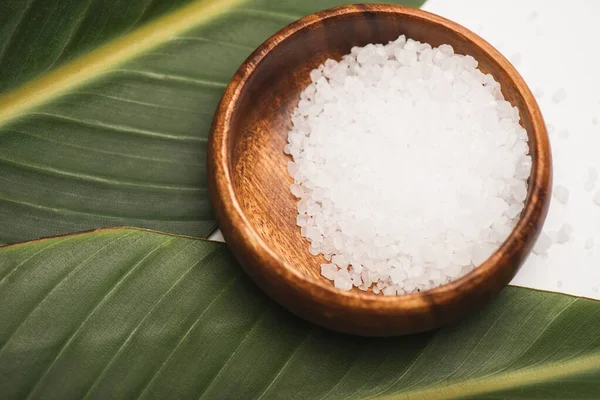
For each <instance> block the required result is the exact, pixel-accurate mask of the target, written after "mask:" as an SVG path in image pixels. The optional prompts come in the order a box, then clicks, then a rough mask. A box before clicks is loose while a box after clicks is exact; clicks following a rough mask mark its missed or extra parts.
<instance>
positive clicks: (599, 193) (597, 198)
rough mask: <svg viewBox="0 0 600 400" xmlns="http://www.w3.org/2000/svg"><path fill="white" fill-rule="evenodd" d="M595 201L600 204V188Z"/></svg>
mask: <svg viewBox="0 0 600 400" xmlns="http://www.w3.org/2000/svg"><path fill="white" fill-rule="evenodd" d="M594 203H596V204H597V205H599V206H600V190H598V191H597V192H596V194H595V195H594Z"/></svg>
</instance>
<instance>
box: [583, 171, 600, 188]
mask: <svg viewBox="0 0 600 400" xmlns="http://www.w3.org/2000/svg"><path fill="white" fill-rule="evenodd" d="M597 181H598V171H597V170H596V168H595V167H589V168H588V176H587V179H586V181H585V184H584V185H583V188H584V190H585V191H586V192H591V191H592V190H594V188H595V187H596V182H597Z"/></svg>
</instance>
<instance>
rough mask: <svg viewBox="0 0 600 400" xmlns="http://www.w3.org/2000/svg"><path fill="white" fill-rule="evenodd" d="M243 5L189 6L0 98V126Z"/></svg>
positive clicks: (229, 0)
mask: <svg viewBox="0 0 600 400" xmlns="http://www.w3.org/2000/svg"><path fill="white" fill-rule="evenodd" d="M245 1H246V0H201V1H196V2H193V3H191V4H189V5H186V6H184V7H182V8H180V9H179V10H176V11H174V12H172V13H170V14H168V15H166V16H164V17H161V18H159V19H157V20H156V21H153V22H151V23H149V24H146V25H144V26H142V27H140V28H138V29H136V30H134V31H132V32H131V33H128V34H126V35H123V36H121V37H118V38H116V39H113V40H112V41H109V42H108V43H106V44H104V45H102V46H100V47H99V48H97V49H95V50H92V51H91V52H89V53H87V54H84V55H82V56H80V57H78V58H76V59H74V60H73V61H71V62H69V63H67V64H65V65H63V66H60V67H58V68H56V69H54V70H52V71H50V72H49V73H47V74H45V75H42V76H40V77H38V78H36V79H34V80H33V81H31V82H29V83H26V84H25V85H23V86H21V87H19V88H17V89H14V90H12V91H11V92H9V93H7V94H5V95H3V96H0V126H2V125H5V124H6V123H7V122H9V121H11V120H13V119H16V118H18V117H19V116H21V115H23V114H24V113H26V112H27V111H29V110H31V109H33V108H35V107H37V106H39V105H41V104H44V103H47V102H49V101H50V100H52V99H54V98H56V97H58V96H61V95H62V94H64V93H65V92H67V91H68V90H70V89H73V88H75V87H78V86H80V85H82V84H84V83H86V82H88V81H90V80H92V79H94V78H97V77H98V76H100V75H103V74H105V73H106V72H108V71H110V70H111V69H112V68H114V67H116V66H117V65H120V64H123V63H124V62H126V61H128V60H131V59H132V58H135V57H137V56H139V55H141V54H142V53H143V52H145V51H147V50H150V49H152V48H154V47H157V46H159V45H161V44H163V43H166V42H168V41H170V40H172V39H173V38H174V37H175V36H177V35H179V34H181V33H183V32H186V31H189V30H191V29H193V28H195V27H198V26H201V25H203V24H206V23H207V22H209V21H211V20H212V19H214V18H216V17H217V16H219V15H221V14H223V13H225V12H227V11H228V10H230V9H232V8H233V7H234V6H236V5H239V4H241V3H244V2H245Z"/></svg>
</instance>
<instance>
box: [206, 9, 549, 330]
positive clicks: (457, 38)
mask: <svg viewBox="0 0 600 400" xmlns="http://www.w3.org/2000/svg"><path fill="white" fill-rule="evenodd" d="M401 34H405V35H406V36H407V37H410V38H413V39H416V40H419V41H423V42H427V43H430V44H431V45H432V46H439V45H441V44H444V43H447V44H450V45H452V46H454V49H455V51H456V53H460V54H470V55H472V56H473V57H475V58H476V59H477V60H478V61H479V65H480V68H481V70H483V71H484V72H489V73H491V74H492V75H493V76H494V77H495V78H496V80H497V81H499V82H500V83H501V85H502V91H503V93H504V95H505V97H506V98H507V100H509V101H510V102H511V103H512V104H513V105H515V106H517V107H518V108H519V111H520V115H521V124H522V125H523V127H524V128H525V129H526V130H527V132H528V134H529V145H530V152H531V155H532V158H533V169H532V176H531V178H530V180H529V194H528V197H527V200H526V204H525V210H524V212H523V213H522V216H521V219H520V221H519V223H518V224H517V226H516V228H515V229H514V231H513V232H512V233H511V235H510V237H509V238H508V239H507V240H506V241H505V242H504V244H502V246H501V247H500V249H499V250H498V251H496V253H495V254H493V255H492V256H491V257H490V258H489V259H488V260H487V261H486V262H485V263H484V264H482V265H481V266H479V267H478V268H476V269H475V270H473V271H472V272H471V273H469V274H468V275H466V276H464V277H462V278H461V279H459V280H457V281H454V282H451V283H449V284H446V285H444V286H441V287H438V288H436V289H432V290H429V291H426V292H423V293H416V294H409V295H403V296H398V297H384V296H381V295H374V294H373V293H371V292H362V291H360V290H357V289H356V288H355V289H354V290H352V291H350V292H344V291H341V290H337V289H335V288H334V287H333V285H332V283H331V282H330V281H329V280H327V279H325V278H323V277H322V276H321V274H320V264H322V263H324V262H325V260H324V259H323V258H322V256H319V257H314V256H312V255H311V254H310V253H309V252H308V246H309V243H308V241H307V240H306V239H304V238H303V237H302V236H300V228H298V227H297V226H296V215H297V212H296V203H297V199H295V198H294V197H293V196H292V194H291V193H290V189H289V187H290V184H291V183H292V178H291V177H290V176H289V175H288V172H287V169H286V168H287V161H288V160H290V158H289V156H287V155H285V154H284V153H283V148H284V146H285V144H286V141H287V133H288V130H289V128H290V127H291V123H290V115H291V111H292V109H293V108H294V107H295V106H296V105H297V103H298V100H299V94H300V92H301V91H302V90H303V88H304V87H306V86H307V85H308V84H309V82H310V78H309V72H310V71H311V70H312V69H313V68H315V67H317V66H318V65H319V64H321V63H323V62H324V61H325V60H326V59H328V58H333V59H340V58H341V56H342V55H344V54H347V53H349V52H350V49H351V48H352V46H364V45H366V44H368V43H387V42H388V41H390V40H395V39H396V38H397V37H398V36H399V35H401ZM208 167H209V181H210V189H211V194H212V201H213V204H214V207H215V212H216V215H217V219H218V222H219V226H220V228H221V230H222V232H223V236H224V237H225V239H226V240H227V243H228V244H229V247H230V248H231V250H232V251H233V253H234V255H235V256H236V258H237V259H238V261H239V262H240V263H241V265H242V266H243V268H244V269H245V271H246V272H247V273H248V274H249V275H250V276H251V277H252V279H253V280H254V282H256V284H257V285H258V286H260V287H261V288H262V289H263V290H264V291H265V292H266V293H268V294H269V295H270V296H271V297H273V298H274V299H275V300H276V301H277V302H278V303H280V304H281V305H283V306H284V307H286V308H287V309H289V310H290V311H292V312H293V313H295V314H297V315H299V316H301V317H303V318H306V319H308V320H310V321H312V322H314V323H316V324H319V325H322V326H325V327H327V328H330V329H333V330H336V331H341V332H346V333H352V334H359V335H365V336H391V335H399V334H408V333H413V332H420V331H425V330H429V329H432V328H436V327H439V326H441V325H444V324H448V323H450V322H452V321H454V320H456V319H457V318H459V317H460V316H462V315H464V314H467V313H469V312H471V311H473V310H474V309H476V308H479V307H481V306H483V305H484V304H485V303H487V302H488V301H489V300H490V299H491V298H492V297H493V296H495V295H496V294H497V293H498V292H499V291H500V290H502V288H504V287H505V286H506V285H507V284H508V283H509V282H510V280H511V279H512V278H513V276H514V275H515V274H516V272H517V270H518V269H519V267H520V266H521V264H522V263H523V261H524V260H525V258H526V257H527V255H528V254H529V252H530V250H531V248H532V246H533V244H534V242H535V240H536V238H537V236H538V234H539V232H540V230H541V228H542V224H543V222H544V219H545V217H546V212H547V209H548V204H549V197H550V188H551V154H550V145H549V141H548V136H547V133H546V128H545V125H544V121H543V119H542V115H541V113H540V110H539V108H538V105H537V103H536V101H535V99H534V97H533V95H532V94H531V92H530V90H529V88H528V87H527V85H526V84H525V82H524V81H523V79H522V78H521V76H520V75H519V74H518V73H517V71H516V70H515V69H514V68H513V66H512V65H511V64H510V63H509V62H508V61H507V60H506V59H505V58H504V57H503V56H502V55H501V54H500V53H499V52H498V51H497V50H496V49H494V48H493V47H492V46H491V45H489V44H488V43H487V42H485V41H484V40H483V39H481V38H480V37H478V36H477V35H475V34H474V33H472V32H470V31H469V30H467V29H465V28H463V27H462V26H460V25H458V24H456V23H454V22H451V21H448V20H447V19H444V18H441V17H439V16H436V15H434V14H430V13H428V12H425V11H420V10H417V9H412V8H406V7H400V6H393V5H351V6H344V7H338V8H333V9H330V10H326V11H322V12H319V13H316V14H312V15H309V16H307V17H304V18H302V19H300V20H298V21H296V22H294V23H292V24H290V25H288V26H287V27H285V28H283V29H282V30H281V31H279V32H277V33H276V34H275V35H273V36H272V37H271V38H269V39H268V40H267V41H266V42H265V43H263V44H262V45H261V46H260V47H259V48H258V49H257V50H256V51H255V52H254V53H253V54H252V55H251V56H250V57H249V58H248V59H247V60H246V61H245V62H244V64H243V65H242V66H241V67H240V68H239V70H238V71H237V72H236V74H235V75H234V77H233V79H232V80H231V82H230V83H229V86H228V87H227V90H226V91H225V94H224V96H223V99H222V101H221V104H220V105H219V108H218V110H217V113H216V115H215V118H214V121H213V127H212V134H211V137H210V143H209V157H208Z"/></svg>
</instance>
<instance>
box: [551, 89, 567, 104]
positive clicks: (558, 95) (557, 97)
mask: <svg viewBox="0 0 600 400" xmlns="http://www.w3.org/2000/svg"><path fill="white" fill-rule="evenodd" d="M566 99H567V91H566V90H565V88H560V89H558V90H557V91H556V92H554V94H553V95H552V101H553V102H555V103H557V104H558V103H560V102H563V101H565V100H566Z"/></svg>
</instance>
